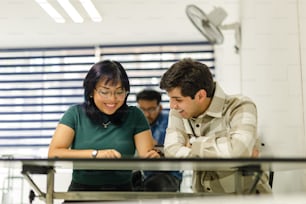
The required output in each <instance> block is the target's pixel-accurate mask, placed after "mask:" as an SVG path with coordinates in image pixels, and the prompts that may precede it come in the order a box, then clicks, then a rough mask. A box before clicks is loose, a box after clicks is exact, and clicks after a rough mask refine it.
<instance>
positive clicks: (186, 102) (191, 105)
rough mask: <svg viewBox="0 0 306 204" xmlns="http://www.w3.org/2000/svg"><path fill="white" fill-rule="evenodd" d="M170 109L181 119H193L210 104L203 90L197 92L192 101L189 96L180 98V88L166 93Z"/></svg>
mask: <svg viewBox="0 0 306 204" xmlns="http://www.w3.org/2000/svg"><path fill="white" fill-rule="evenodd" d="M168 95H169V97H170V108H171V109H174V110H176V111H177V112H178V113H179V114H180V115H181V116H182V117H183V118H185V119H190V118H195V117H198V116H199V115H201V114H202V113H204V112H205V110H206V109H207V108H208V106H209V103H210V98H207V97H206V92H205V90H204V89H202V90H199V91H198V92H197V93H196V94H195V96H194V99H192V98H191V97H190V96H182V94H181V88H179V87H177V88H173V89H171V90H169V91H168Z"/></svg>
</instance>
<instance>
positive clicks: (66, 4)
mask: <svg viewBox="0 0 306 204" xmlns="http://www.w3.org/2000/svg"><path fill="white" fill-rule="evenodd" d="M57 2H58V3H59V4H60V5H61V6H62V7H63V8H64V9H65V11H66V12H67V13H68V15H69V16H70V17H71V19H72V20H73V21H74V22H75V23H83V22H84V19H83V17H82V16H81V15H80V14H79V13H78V11H77V10H76V9H75V8H74V7H73V6H72V4H71V3H70V1H69V0H57Z"/></svg>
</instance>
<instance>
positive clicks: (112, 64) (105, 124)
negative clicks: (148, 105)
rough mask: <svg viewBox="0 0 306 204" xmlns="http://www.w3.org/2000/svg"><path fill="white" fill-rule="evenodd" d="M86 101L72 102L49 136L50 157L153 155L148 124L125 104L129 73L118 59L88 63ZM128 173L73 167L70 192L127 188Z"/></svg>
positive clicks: (129, 182) (125, 189) (155, 153)
mask: <svg viewBox="0 0 306 204" xmlns="http://www.w3.org/2000/svg"><path fill="white" fill-rule="evenodd" d="M83 87H84V90H85V93H84V95H85V102H84V103H83V104H78V105H73V106H71V107H70V108H69V109H68V110H67V111H66V113H65V114H64V115H63V117H62V118H61V120H60V122H59V124H58V126H57V128H56V130H55V133H54V135H53V138H52V141H51V144H50V147H49V152H48V156H49V158H122V157H133V156H134V154H135V150H137V155H138V156H139V157H143V158H157V157H159V154H158V153H157V152H156V151H154V150H153V146H154V144H153V139H152V134H151V132H150V126H149V124H148V123H147V121H146V118H145V116H144V115H143V113H142V112H141V110H139V109H138V108H136V107H134V106H128V105H127V96H128V94H129V91H130V84H129V79H128V76H127V74H126V72H125V70H124V68H123V67H122V65H121V64H120V63H118V62H116V61H109V60H105V61H101V62H98V63H96V64H94V65H93V66H92V68H91V69H90V70H89V72H88V73H87V76H86V77H85V79H84V84H83ZM131 176H132V172H131V171H106V170H73V174H72V181H71V184H70V186H69V191H82V190H91V191H92V190H95V191H96V190H112V191H128V190H131Z"/></svg>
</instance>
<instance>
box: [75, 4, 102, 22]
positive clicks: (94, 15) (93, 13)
mask: <svg viewBox="0 0 306 204" xmlns="http://www.w3.org/2000/svg"><path fill="white" fill-rule="evenodd" d="M79 1H80V2H81V4H82V5H83V7H84V9H85V10H86V12H87V13H88V15H89V16H90V18H91V20H92V21H94V22H100V21H102V17H101V15H100V14H99V12H98V11H97V9H96V7H95V6H94V5H93V3H92V1H91V0H79Z"/></svg>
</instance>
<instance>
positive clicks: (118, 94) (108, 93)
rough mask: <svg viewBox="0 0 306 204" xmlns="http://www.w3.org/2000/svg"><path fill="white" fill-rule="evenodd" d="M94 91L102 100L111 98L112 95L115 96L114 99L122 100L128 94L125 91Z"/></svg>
mask: <svg viewBox="0 0 306 204" xmlns="http://www.w3.org/2000/svg"><path fill="white" fill-rule="evenodd" d="M95 90H96V91H97V92H98V94H99V95H100V96H101V97H103V98H105V99H108V98H111V97H112V95H114V96H115V97H116V98H118V99H123V98H125V97H126V96H127V94H128V93H129V92H127V91H125V90H122V89H120V90H117V91H114V92H112V91H108V90H103V89H95Z"/></svg>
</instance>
